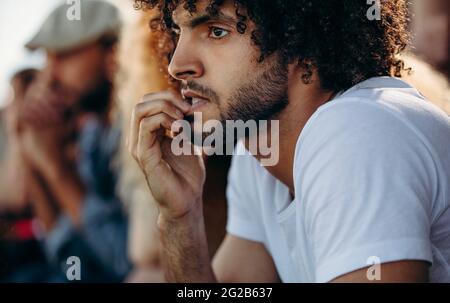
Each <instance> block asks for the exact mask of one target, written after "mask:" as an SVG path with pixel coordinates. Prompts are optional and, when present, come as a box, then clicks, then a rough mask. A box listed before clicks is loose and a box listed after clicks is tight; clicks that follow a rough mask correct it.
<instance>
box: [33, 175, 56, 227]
mask: <svg viewBox="0 0 450 303" xmlns="http://www.w3.org/2000/svg"><path fill="white" fill-rule="evenodd" d="M26 179H27V180H26V184H27V186H28V196H29V200H30V202H31V203H32V207H33V211H34V214H35V215H36V217H37V218H38V220H39V221H40V222H41V224H42V225H43V227H44V230H45V231H46V232H48V231H51V230H52V229H53V227H54V225H55V222H56V220H57V211H56V209H55V208H54V203H53V202H52V197H51V196H50V194H49V192H48V190H47V188H46V186H45V185H44V184H43V182H42V180H40V178H39V176H38V175H36V174H34V173H33V174H32V173H31V172H29V173H28V174H27V175H26Z"/></svg>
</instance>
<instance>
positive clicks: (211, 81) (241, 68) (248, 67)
mask: <svg viewBox="0 0 450 303" xmlns="http://www.w3.org/2000/svg"><path fill="white" fill-rule="evenodd" d="M211 53H212V54H213V55H209V59H208V60H207V61H205V72H206V73H205V80H206V83H205V84H207V85H209V87H210V88H212V89H213V90H214V91H215V92H216V93H217V94H218V95H219V97H220V102H221V103H227V102H228V99H229V98H230V97H231V95H232V94H233V93H234V92H235V91H236V90H237V89H238V88H239V87H241V86H242V84H243V83H247V82H248V80H249V79H251V78H252V75H253V74H254V72H255V71H256V68H257V66H256V61H255V59H254V58H255V57H256V54H255V52H253V50H252V49H250V47H248V48H246V47H242V46H241V45H229V46H224V49H221V48H219V49H215V50H214V51H211ZM206 57H207V56H204V58H206ZM221 105H223V104H221Z"/></svg>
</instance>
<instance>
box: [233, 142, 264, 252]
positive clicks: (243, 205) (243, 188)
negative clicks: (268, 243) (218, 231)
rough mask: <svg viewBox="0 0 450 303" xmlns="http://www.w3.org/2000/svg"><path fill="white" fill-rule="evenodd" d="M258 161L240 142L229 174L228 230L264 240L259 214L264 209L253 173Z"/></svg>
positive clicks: (242, 236)
mask: <svg viewBox="0 0 450 303" xmlns="http://www.w3.org/2000/svg"><path fill="white" fill-rule="evenodd" d="M255 161H256V160H255V159H254V158H253V157H252V156H251V155H250V154H248V153H247V152H246V151H245V147H244V146H243V145H242V144H241V143H238V145H237V147H236V151H235V156H233V160H232V163H231V168H230V172H229V175H228V187H227V201H228V221H227V232H228V233H229V234H231V235H233V236H236V237H239V238H243V239H246V240H250V241H254V242H261V243H263V242H264V233H263V228H262V224H261V223H260V222H261V219H260V218H259V217H258V213H259V212H260V209H259V207H258V205H257V204H258V200H257V195H256V192H255V184H254V181H255V176H253V172H254V165H255V163H254V162H255ZM256 164H258V163H256ZM258 165H259V164H258Z"/></svg>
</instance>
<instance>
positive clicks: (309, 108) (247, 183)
mask: <svg viewBox="0 0 450 303" xmlns="http://www.w3.org/2000/svg"><path fill="white" fill-rule="evenodd" d="M378 3H379V7H378V8H376V9H379V12H380V17H381V18H379V19H380V20H370V19H371V18H368V17H367V16H368V14H367V12H368V10H369V9H371V8H372V9H373V7H371V5H369V4H367V2H366V1H362V0H346V1H339V0H327V1H312V0H235V1H231V0H197V1H195V0H184V1H183V0H181V1H179V0H147V1H146V0H141V1H137V2H136V4H137V6H138V7H142V6H144V7H148V8H152V9H157V10H159V12H160V16H161V18H160V19H159V20H156V21H155V23H152V24H153V25H154V26H152V29H153V30H162V31H165V32H166V33H167V34H168V35H169V36H170V37H171V38H172V39H171V41H172V42H173V43H172V45H171V46H169V47H168V48H167V49H168V50H169V51H168V55H169V58H170V64H169V66H168V70H169V73H170V75H171V76H172V77H173V78H174V79H175V80H177V81H179V82H180V84H181V87H182V91H181V96H180V95H179V94H177V93H174V92H161V93H156V94H150V95H147V96H144V97H143V100H142V102H141V103H140V104H138V105H137V106H136V108H135V110H134V112H133V117H132V124H131V132H130V136H129V149H130V152H131V153H132V155H133V156H134V158H135V159H136V160H137V162H138V163H139V165H140V167H141V169H142V171H143V172H144V174H145V177H146V179H147V183H148V186H149V189H150V190H151V191H152V193H153V196H154V197H155V200H156V201H157V203H158V207H159V210H160V214H159V219H158V227H159V230H160V233H161V239H162V243H163V247H164V257H165V270H166V276H167V278H168V280H170V281H177V282H214V281H220V282H276V281H280V280H281V281H283V282H369V281H383V282H394V281H395V282H421V281H432V282H444V281H447V282H449V281H450V270H449V268H450V206H449V204H450V203H449V200H448V192H449V188H450V173H449V172H450V119H449V118H448V116H446V115H445V114H444V113H443V112H442V111H440V110H439V109H437V108H435V107H434V106H433V105H431V104H430V103H429V102H427V101H426V100H425V99H424V98H423V97H422V95H421V94H420V93H419V92H418V91H417V90H416V89H414V88H413V87H411V86H410V85H408V84H406V83H405V82H404V81H402V80H400V79H398V78H394V76H399V75H400V73H401V71H402V70H403V69H404V66H403V63H402V61H401V60H399V59H398V57H397V56H398V54H399V53H400V52H402V51H403V50H404V49H405V48H406V47H407V44H408V39H409V38H408V32H407V30H406V28H407V15H408V14H407V9H406V3H405V1H404V0H395V1H380V2H378ZM373 5H377V2H376V3H375V4H373ZM169 44H170V43H169ZM193 113H201V114H202V117H203V121H213V120H219V121H222V122H224V121H226V120H243V121H261V120H270V121H271V122H270V123H269V124H270V125H274V124H272V123H273V121H278V122H279V142H278V144H279V151H280V152H279V159H280V161H279V162H278V163H277V164H276V165H274V166H270V167H262V166H261V165H260V162H262V161H261V160H262V159H263V158H264V156H265V155H264V154H263V153H253V154H251V149H249V146H250V143H251V142H252V141H253V140H258V139H267V138H262V137H260V138H258V137H257V138H255V135H252V134H248V135H247V136H245V137H243V138H241V140H239V142H238V144H237V147H236V154H244V156H235V157H234V160H233V165H232V168H231V172H230V175H229V185H228V186H229V188H228V207H229V209H228V224H227V232H228V235H227V237H226V239H225V240H224V242H223V244H222V246H221V248H220V249H219V251H218V253H217V254H216V255H215V257H214V260H213V262H212V264H211V262H210V255H209V253H208V250H207V244H206V243H207V241H206V236H205V228H204V223H203V211H202V188H203V182H204V179H205V172H204V165H203V162H202V158H201V157H200V156H196V155H192V156H189V155H182V156H177V155H175V154H174V153H173V151H172V150H171V142H172V139H171V138H172V137H171V136H168V135H165V134H167V131H166V130H173V129H172V125H173V124H174V122H175V121H177V120H179V119H187V118H189V117H190V116H192V115H193ZM177 123H178V122H177ZM177 123H176V124H177Z"/></svg>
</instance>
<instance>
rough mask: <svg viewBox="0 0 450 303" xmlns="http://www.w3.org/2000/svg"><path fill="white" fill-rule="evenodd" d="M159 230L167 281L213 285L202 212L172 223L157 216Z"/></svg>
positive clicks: (213, 279)
mask: <svg viewBox="0 0 450 303" xmlns="http://www.w3.org/2000/svg"><path fill="white" fill-rule="evenodd" d="M158 228H159V231H160V236H161V242H162V246H163V261H164V270H165V273H166V279H167V281H168V282H178V283H199V282H203V283H205V282H206V283H212V282H216V278H215V275H214V273H213V270H212V266H211V259H210V256H209V252H208V243H207V239H206V231H205V225H204V220H203V212H202V211H201V210H200V211H198V213H197V214H193V213H189V214H187V215H185V216H183V217H182V218H179V219H174V220H171V219H167V218H165V217H164V216H163V215H160V216H159V218H158Z"/></svg>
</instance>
